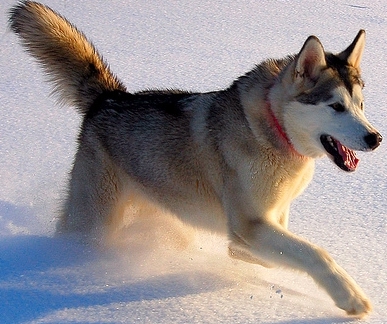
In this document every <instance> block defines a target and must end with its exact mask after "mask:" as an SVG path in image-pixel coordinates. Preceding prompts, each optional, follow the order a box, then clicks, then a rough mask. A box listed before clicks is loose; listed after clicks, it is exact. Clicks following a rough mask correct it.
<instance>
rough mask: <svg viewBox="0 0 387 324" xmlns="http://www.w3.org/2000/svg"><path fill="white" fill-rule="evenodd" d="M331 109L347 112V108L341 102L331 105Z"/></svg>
mask: <svg viewBox="0 0 387 324" xmlns="http://www.w3.org/2000/svg"><path fill="white" fill-rule="evenodd" d="M329 107H331V108H333V109H334V110H335V111H337V112H343V111H345V107H344V106H343V105H342V104H341V103H339V102H335V103H334V104H331V105H329Z"/></svg>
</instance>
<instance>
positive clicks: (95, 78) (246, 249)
mask: <svg viewBox="0 0 387 324" xmlns="http://www.w3.org/2000/svg"><path fill="white" fill-rule="evenodd" d="M9 21H10V27H11V29H12V30H13V31H14V32H15V33H16V34H17V35H18V36H19V37H20V39H21V42H22V44H23V45H24V47H25V48H26V49H27V51H28V52H29V53H30V54H31V55H32V56H34V57H35V58H36V59H37V61H38V62H39V63H40V64H41V66H42V67H43V68H44V70H45V72H47V74H48V76H49V80H50V81H51V82H52V83H53V85H54V91H55V92H56V93H57V94H58V97H59V99H60V102H62V103H63V102H65V103H69V104H72V105H74V106H75V107H76V108H77V110H78V111H79V113H80V114H82V116H83V123H82V127H81V130H80V134H79V139H78V140H79V144H78V151H77V153H76V156H75V161H74V165H73V169H72V172H71V179H70V183H69V186H68V191H67V198H66V200H65V203H64V207H63V212H62V214H61V218H60V221H59V224H58V232H60V233H63V232H80V233H83V234H84V235H88V236H90V237H95V236H98V235H100V236H103V235H105V234H106V233H107V232H109V231H111V229H112V227H113V228H119V226H120V225H119V224H120V222H122V221H123V219H124V215H125V208H126V207H127V205H128V204H131V205H132V206H139V207H141V206H147V205H148V204H149V205H152V206H156V207H157V208H161V209H164V210H168V211H169V212H171V213H173V214H175V215H176V216H177V217H179V218H180V219H181V220H182V221H184V222H186V223H189V224H191V225H194V226H196V227H204V228H207V229H210V230H212V231H217V232H223V233H227V235H228V238H229V241H230V244H229V254H230V256H231V257H234V258H239V259H242V260H245V261H248V262H253V263H259V264H264V265H267V266H271V265H280V266H287V267H291V268H294V269H298V270H302V271H305V272H307V273H308V274H309V275H310V276H311V277H312V278H313V279H314V280H315V281H316V282H317V283H318V284H319V285H320V286H321V287H322V288H324V289H325V290H326V291H327V292H328V294H329V295H330V296H331V297H332V298H333V300H334V301H335V303H336V305H337V306H338V307H340V308H342V309H343V310H345V311H346V312H347V313H348V314H350V315H357V316H363V315H364V314H366V313H368V312H370V310H371V303H370V302H369V300H368V298H367V297H366V295H365V294H364V293H363V291H362V290H361V288H360V287H359V286H358V285H357V284H356V283H355V281H354V280H353V279H352V278H351V277H350V276H349V275H348V274H347V273H346V272H345V270H344V269H343V268H341V267H340V266H339V265H338V264H337V263H336V262H335V261H334V260H333V259H332V257H331V256H330V255H329V254H328V253H327V252H326V251H325V250H323V249H322V248H320V247H318V246H316V245H314V244H312V243H310V242H308V241H306V240H305V239H303V238H301V237H298V236H296V235H294V234H292V233H291V232H290V231H288V229H287V225H288V216H289V206H290V204H291V202H292V200H293V199H294V198H295V197H297V196H298V195H299V194H300V193H301V192H302V191H303V190H304V189H305V187H306V186H307V185H308V183H309V182H310V181H311V179H312V176H313V170H314V159H315V158H317V157H321V156H324V155H327V156H328V157H329V158H331V160H332V161H333V162H334V163H335V164H336V165H338V166H339V167H340V168H341V169H343V170H344V171H349V172H350V171H354V170H355V169H356V167H357V164H358V159H357V157H356V155H355V153H354V151H355V150H358V151H372V150H374V149H376V148H377V147H378V146H379V144H380V142H381V140H382V137H381V135H380V134H379V133H378V132H377V130H376V129H375V128H374V127H373V126H372V125H371V124H370V123H369V122H368V121H367V119H366V117H365V115H364V100H363V95H362V88H363V81H362V79H361V77H360V61H361V58H362V53H363V49H364V40H365V32H364V30H360V31H359V33H358V34H357V36H356V38H355V39H354V41H353V42H352V43H351V44H350V45H349V46H348V48H346V49H345V50H344V51H342V52H341V53H339V54H332V53H328V52H325V51H324V48H323V46H322V44H321V43H320V41H319V40H318V38H316V37H315V36H310V37H309V38H308V39H307V40H306V41H305V43H304V45H303V46H302V48H301V51H300V52H299V53H298V54H297V55H291V56H287V57H285V58H283V59H278V60H274V59H269V60H266V61H264V62H262V63H260V64H259V65H257V66H256V67H255V68H254V69H253V70H252V71H250V72H249V73H247V74H246V75H244V76H242V77H240V78H239V79H237V80H236V81H235V82H233V83H232V84H231V86H230V87H229V88H227V89H225V90H222V91H214V92H210V93H192V92H184V91H144V92H139V93H128V92H127V91H126V89H125V86H124V85H123V84H122V83H121V82H120V81H119V80H118V79H117V78H116V77H115V76H114V75H113V74H112V73H111V72H110V70H109V67H108V65H107V64H106V63H105V62H104V60H103V59H102V57H101V56H100V55H99V54H98V53H97V51H96V49H95V48H94V47H93V45H92V44H91V43H90V42H89V41H88V40H87V39H86V37H85V36H84V35H83V34H82V33H81V32H79V31H78V30H77V29H76V28H75V27H74V26H73V25H72V24H70V23H69V22H68V21H67V20H66V19H65V18H63V17H61V16H60V15H58V14H57V13H55V12H54V11H52V10H51V9H49V8H48V7H46V6H44V5H41V4H38V3H35V2H30V1H24V2H21V3H19V4H18V5H16V6H15V7H14V8H12V9H11V11H10V20H9Z"/></svg>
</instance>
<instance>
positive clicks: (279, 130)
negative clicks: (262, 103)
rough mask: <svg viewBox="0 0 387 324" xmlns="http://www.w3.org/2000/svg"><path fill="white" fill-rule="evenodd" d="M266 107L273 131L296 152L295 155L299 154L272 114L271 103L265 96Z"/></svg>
mask: <svg viewBox="0 0 387 324" xmlns="http://www.w3.org/2000/svg"><path fill="white" fill-rule="evenodd" d="M266 108H267V111H268V113H269V118H270V119H271V120H270V125H271V126H272V128H273V129H274V131H275V133H276V134H278V136H279V137H280V138H281V140H282V141H283V142H286V143H287V145H288V147H289V148H290V150H291V151H292V152H294V153H296V154H297V155H301V154H300V153H298V152H297V151H296V149H295V148H294V145H293V143H292V141H291V140H290V138H289V137H288V135H287V134H286V132H285V130H284V129H283V127H282V126H281V124H280V122H279V121H278V119H277V117H276V116H275V115H274V112H273V109H272V108H271V103H270V100H269V98H266Z"/></svg>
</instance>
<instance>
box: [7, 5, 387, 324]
mask: <svg viewBox="0 0 387 324" xmlns="http://www.w3.org/2000/svg"><path fill="white" fill-rule="evenodd" d="M43 2H44V3H46V4H48V5H50V6H51V7H52V8H54V9H56V10H58V11H59V12H60V13H62V14H63V15H65V16H66V17H67V18H68V19H69V20H70V21H72V22H73V23H75V24H76V25H77V26H78V27H79V28H80V29H81V30H82V31H84V32H85V34H86V35H87V36H88V37H89V38H91V39H92V40H93V41H94V43H95V45H96V47H97V48H98V49H99V50H100V52H101V53H102V54H103V55H104V57H105V58H106V59H107V61H108V62H109V63H110V65H111V67H112V70H113V71H115V72H116V73H117V74H118V76H119V77H120V78H121V79H122V80H123V81H124V82H125V84H126V85H127V86H128V88H129V90H131V91H135V90H140V89H144V88H172V87H177V88H183V89H187V90H195V91H196V90H197V91H208V90H214V89H221V88H223V87H227V86H228V85H229V84H230V83H231V82H232V80H233V79H235V78H236V77H238V76H239V75H242V74H244V73H245V72H247V71H248V70H250V69H251V68H252V67H253V65H254V64H255V63H258V62H260V61H261V60H262V59H264V58H267V57H276V58H278V57H282V56H284V55H286V54H288V53H296V52H298V51H299V50H300V48H301V46H302V44H303V42H304V40H305V39H306V38H307V36H309V35H310V34H315V35H317V36H319V37H320V40H321V41H322V42H323V44H324V46H325V48H326V49H327V50H330V51H333V52H338V51H341V50H342V49H344V48H345V47H346V46H347V45H349V43H350V42H351V41H352V39H353V38H354V37H355V35H356V33H357V32H358V30H359V29H361V28H364V29H366V31H367V44H366V49H365V53H364V57H363V64H362V69H363V77H364V79H365V81H366V88H365V90H364V94H365V97H366V108H367V115H368V117H369V119H370V121H371V122H373V123H374V124H375V126H377V128H378V129H379V131H380V132H381V133H382V134H387V122H386V121H387V118H386V114H387V109H386V103H387V91H386V90H385V87H386V81H385V80H386V72H387V70H386V64H385V62H386V61H387V60H386V56H387V41H386V35H387V10H386V9H387V8H386V7H387V2H386V1H385V0H377V1H365V0H363V1H360V0H345V1H339V0H334V1H307V0H302V1H285V0H283V1H275V0H271V1H269V0H260V1H243V0H242V1H233V0H227V1H223V0H222V1H220V0H219V1H201V0H192V1H189V2H188V1H186V2H183V1H172V0H168V1H165V0H163V1H161V0H156V1H139V0H137V1H136V0H133V1H128V0H127V1H125V0H110V1H103V0H93V1H91V0H77V1H67V0H47V1H43ZM15 3H16V1H15V0H2V1H1V3H0V75H1V77H0V114H1V115H0V116H1V117H0V300H1V302H0V322H1V323H283V324H284V323H286V324H291V323H312V324H323V323H344V322H345V323H346V322H348V321H350V319H348V317H347V316H346V315H345V314H344V312H343V311H341V310H339V309H337V308H336V307H335V306H334V305H333V302H332V301H331V300H330V298H329V297H328V296H327V295H326V293H325V292H323V291H322V290H320V289H319V288H318V287H317V286H316V284H315V283H314V282H313V281H312V280H311V279H310V278H309V277H307V276H306V275H305V274H300V273H296V272H293V271H289V270H284V269H265V268H262V267H260V266H254V265H250V264H245V263H243V262H239V261H233V260H230V259H229V258H228V257H227V253H226V252H227V249H226V246H227V245H226V241H225V239H224V238H219V237H215V236H212V235H210V234H206V233H195V240H194V241H193V243H192V244H191V245H189V246H188V247H186V248H184V249H183V248H182V245H183V244H182V243H184V242H183V241H184V238H185V236H188V235H189V234H190V232H191V231H190V230H189V229H185V228H183V227H181V226H180V225H178V224H177V225H176V224H165V223H163V222H157V223H152V226H148V227H146V226H143V227H139V228H137V230H136V232H135V233H131V234H132V235H130V236H129V237H130V239H129V238H128V242H125V244H123V245H122V246H120V247H114V248H113V247H111V248H104V249H95V248H92V247H88V246H84V245H82V244H80V243H78V242H76V241H73V240H70V239H65V238H55V237H54V236H53V233H54V228H55V222H56V215H57V210H58V206H59V205H60V199H61V197H62V196H63V190H64V186H65V183H66V177H67V173H68V171H69V169H70V167H71V162H72V159H73V155H74V151H75V138H76V134H77V128H78V126H79V123H80V118H79V116H78V115H77V114H76V112H75V111H74V109H72V108H71V107H58V106H57V105H56V104H55V102H54V99H52V98H50V97H48V94H49V92H50V88H49V86H48V85H47V84H46V83H44V80H43V79H44V78H43V75H42V72H41V70H40V69H39V68H38V67H37V65H36V64H34V63H33V61H32V60H31V59H30V57H28V56H27V55H26V54H25V53H23V51H22V48H21V46H20V45H19V44H18V43H17V40H16V37H15V36H14V35H13V34H11V33H10V32H9V31H8V30H7V11H8V9H9V8H10V7H11V6H12V5H13V4H15ZM386 136H387V135H386ZM386 147H387V146H386V145H385V144H384V145H382V146H381V148H380V149H379V150H377V151H376V152H374V153H361V154H359V156H360V158H361V160H362V161H361V165H360V167H359V169H358V171H357V172H355V173H354V174H347V173H344V172H341V171H340V170H338V169H337V168H336V167H335V166H334V165H333V164H332V163H331V162H330V161H329V160H328V159H322V160H320V161H318V163H317V168H316V174H315V178H314V180H313V182H312V184H311V186H310V187H309V188H308V189H307V190H306V192H305V194H304V195H302V196H301V197H300V198H299V199H298V200H297V201H296V202H295V203H294V205H293V209H292V212H291V219H290V229H291V230H292V231H294V232H296V233H298V234H300V235H303V236H304V237H307V238H308V239H310V240H312V241H313V242H315V243H317V244H319V245H321V246H323V247H324V248H326V249H327V250H328V251H329V252H330V253H331V254H332V255H333V256H334V257H335V258H336V260H337V261H338V263H339V264H341V265H342V266H343V267H344V268H345V269H346V270H347V271H348V272H349V273H350V274H351V275H352V276H353V277H354V278H355V279H356V280H357V282H358V283H359V284H360V285H361V286H362V288H363V289H364V290H365V292H366V293H367V294H368V295H369V296H370V298H371V300H372V302H373V305H374V312H373V313H372V314H371V315H370V316H369V317H367V318H366V319H364V320H363V321H364V323H386V322H387V311H386V307H387V261H386V252H387V248H386V242H387V218H386V214H387V199H386V198H387V195H386V187H387V181H386V176H387V164H386V157H387V154H386V153H387V152H386ZM175 232H178V233H179V235H176V234H174V233H175Z"/></svg>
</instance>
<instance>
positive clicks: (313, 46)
mask: <svg viewBox="0 0 387 324" xmlns="http://www.w3.org/2000/svg"><path fill="white" fill-rule="evenodd" d="M325 66H326V61H325V52H324V48H323V46H322V44H321V42H320V41H319V39H318V38H317V37H316V36H309V37H308V39H307V40H306V41H305V43H304V45H303V46H302V49H301V51H300V53H299V54H298V56H297V61H296V71H295V73H296V74H295V77H296V81H297V80H298V81H301V80H303V79H305V78H308V79H309V80H311V81H315V80H317V79H318V77H319V76H320V72H321V70H322V69H323V68H324V67H325Z"/></svg>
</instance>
